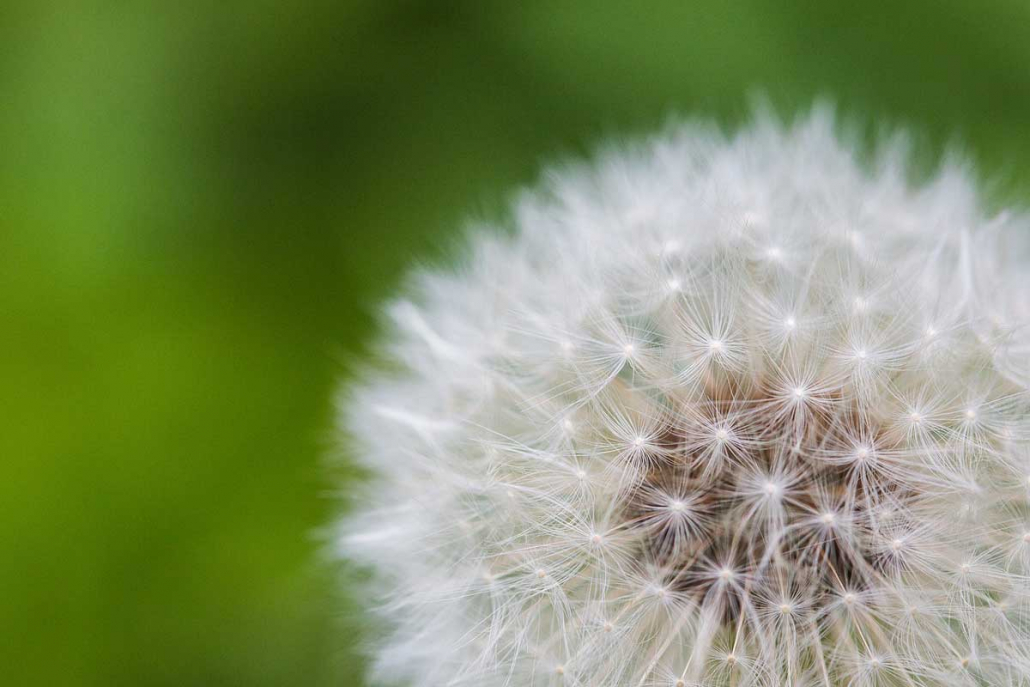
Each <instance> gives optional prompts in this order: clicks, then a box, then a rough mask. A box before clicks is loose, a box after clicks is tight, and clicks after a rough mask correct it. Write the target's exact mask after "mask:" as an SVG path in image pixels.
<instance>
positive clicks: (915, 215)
mask: <svg viewBox="0 0 1030 687" xmlns="http://www.w3.org/2000/svg"><path fill="white" fill-rule="evenodd" d="M859 149H860V146H859V145H858V144H856V143H854V142H853V141H851V140H850V139H849V138H848V136H847V135H846V134H842V133H841V131H840V127H839V126H838V123H837V122H836V119H835V115H834V114H833V113H832V112H831V111H829V109H827V108H820V107H817V108H815V109H814V110H813V111H812V113H811V114H810V115H808V116H805V117H802V118H800V119H798V120H797V121H796V122H794V123H781V122H780V121H778V120H777V119H775V117H773V116H772V115H770V114H762V113H759V114H756V115H755V116H754V117H753V119H752V121H751V122H750V123H749V124H747V125H745V126H743V127H741V128H740V129H739V130H737V131H735V132H732V133H726V132H724V131H723V130H720V129H719V128H718V127H716V126H714V125H709V124H705V123H698V122H686V123H680V124H676V125H673V126H670V127H668V128H667V129H665V130H664V131H663V132H662V133H660V134H658V135H655V136H654V137H652V138H648V139H645V140H641V141H639V142H636V143H631V144H623V145H614V146H609V147H607V148H604V149H602V150H601V151H600V152H599V153H598V154H597V155H596V156H595V157H593V158H592V159H591V160H590V161H588V162H574V163H569V164H566V165H564V166H556V167H552V168H551V169H550V170H549V171H547V172H546V173H545V174H544V176H543V179H542V180H541V182H540V183H539V184H538V185H537V186H536V187H534V188H532V189H530V190H526V191H523V192H522V193H520V194H519V195H518V197H517V199H516V200H515V201H514V202H513V203H512V205H511V208H510V213H509V216H508V217H507V218H506V219H504V220H502V221H500V222H499V223H498V226H497V227H494V228H484V227H478V226H477V227H474V228H472V229H471V230H470V232H469V245H468V248H467V253H466V257H465V259H464V260H463V261H461V262H460V265H459V266H458V267H457V268H454V269H450V270H443V269H438V270H433V269H424V270H421V271H419V272H418V273H416V274H415V275H413V276H412V277H411V279H410V280H409V282H408V285H407V287H406V288H405V290H404V292H403V295H402V296H401V297H399V298H396V299H394V300H393V301H392V302H391V303H390V304H389V306H388V308H387V311H388V324H387V326H386V327H385V331H384V333H383V335H382V337H381V338H380V340H379V349H378V350H379V356H378V357H379V358H380V360H379V362H378V363H377V364H376V365H373V366H370V367H369V369H367V370H366V371H365V373H364V375H363V376H362V377H361V379H359V380H358V381H356V382H354V383H351V384H348V385H346V386H345V388H344V389H343V392H342V394H341V396H340V399H341V400H340V426H341V431H342V433H343V435H344V436H345V442H346V443H347V444H348V446H349V447H350V449H351V451H352V452H353V454H354V456H355V459H356V460H357V461H359V462H360V463H361V464H362V465H363V467H364V468H365V469H366V470H367V472H368V474H369V476H368V478H367V479H366V480H365V481H363V482H361V483H358V484H356V485H355V486H353V487H352V488H351V490H350V491H351V492H353V493H352V495H351V496H350V497H348V498H349V499H351V500H352V501H353V505H352V507H351V508H350V509H349V512H348V514H347V515H345V516H344V517H343V518H342V520H341V522H340V523H339V527H338V535H337V539H336V542H337V549H338V551H339V555H341V556H342V557H344V558H346V559H349V560H352V561H355V562H357V563H358V564H359V565H361V566H364V567H365V568H367V569H368V570H370V572H371V579H370V580H369V581H368V585H367V593H366V595H367V598H368V599H369V605H370V608H371V611H372V613H373V614H374V615H375V616H376V617H377V618H378V620H377V623H378V627H379V630H378V632H377V633H375V634H374V635H371V636H370V638H369V641H368V643H369V651H370V654H371V656H372V669H371V670H372V676H373V679H374V681H376V684H389V685H394V684H397V685H418V686H424V687H441V686H444V685H446V686H459V685H460V686H465V685H468V686H472V685H475V686H478V687H490V686H496V687H502V686H503V687H508V686H510V687H529V686H532V687H537V686H544V685H554V686H557V685H567V686H569V687H572V686H575V687H604V686H612V687H614V686H622V687H645V686H646V687H654V686H662V687H687V686H696V685H710V686H713V687H715V686H727V687H730V686H732V687H772V686H777V687H779V686H784V685H790V686H798V687H800V686H807V685H821V686H823V687H836V686H843V685H854V686H856V687H857V686H860V685H861V686H866V685H869V686H872V685H880V686H894V685H897V686H909V687H917V686H918V687H924V686H925V687H930V686H938V685H955V686H957V685H969V686H973V685H978V686H979V685H982V686H985V687H986V686H990V687H1003V686H1015V685H1030V576H1028V575H1030V417H1028V414H1027V411H1028V409H1030V403H1028V401H1030V396H1028V394H1027V391H1028V383H1030V367H1028V365H1027V353H1028V351H1030V331H1028V330H1027V324H1028V319H1027V318H1028V315H1030V281H1028V277H1027V272H1026V268H1025V266H1026V264H1027V262H1026V261H1027V259H1028V252H1027V249H1028V246H1027V240H1028V238H1030V222H1028V220H1027V218H1026V216H1024V215H1021V214H1019V213H1018V212H1004V211H1003V212H991V211H988V210H987V209H985V206H984V204H983V203H982V201H981V200H980V195H979V193H978V191H977V188H976V183H975V182H974V180H973V177H972V175H971V174H970V173H969V171H968V169H966V168H965V167H964V166H963V164H962V163H961V162H959V161H956V160H952V159H950V158H948V159H945V161H944V162H942V163H941V165H940V167H939V168H938V169H937V170H936V171H935V172H934V173H933V174H932V175H930V176H928V177H927V178H921V179H918V180H914V176H915V175H913V173H912V172H911V169H910V164H909V162H908V157H909V154H908V150H907V145H906V141H905V138H904V137H903V136H900V135H897V136H892V137H887V138H885V139H884V140H883V141H882V142H881V144H880V145H879V146H878V147H877V148H876V150H875V152H874V153H873V154H871V155H861V154H860V153H858V152H857V151H858V150H859Z"/></svg>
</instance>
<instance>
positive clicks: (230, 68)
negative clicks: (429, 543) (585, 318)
mask: <svg viewBox="0 0 1030 687" xmlns="http://www.w3.org/2000/svg"><path fill="white" fill-rule="evenodd" d="M754 89H759V90H761V91H763V92H764V93H766V94H767V95H768V96H769V98H770V99H771V101H772V102H773V103H774V104H775V105H776V106H777V107H778V108H779V109H780V110H781V111H783V112H792V111H795V110H797V109H798V108H805V107H807V106H808V105H809V104H810V103H811V101H812V99H813V98H814V97H816V96H819V95H827V96H830V97H832V98H834V99H836V101H837V102H838V103H839V105H840V109H841V110H842V111H843V112H845V113H850V114H857V115H858V116H860V117H865V118H867V119H866V121H882V120H886V121H888V122H892V123H895V124H903V125H908V126H911V127H912V128H913V129H914V130H915V131H916V132H918V133H920V134H921V135H922V137H923V139H924V140H925V142H926V143H927V144H928V149H930V150H937V149H939V148H940V147H941V145H943V144H944V143H946V142H947V141H950V140H958V141H961V142H963V143H964V144H965V146H966V149H967V151H968V152H969V153H970V154H971V156H972V157H973V159H974V160H975V161H976V162H977V163H978V165H979V169H980V170H981V173H982V175H983V176H984V177H985V178H987V179H991V180H998V179H1000V180H1001V183H997V184H994V185H993V186H992V189H993V191H992V194H999V195H998V197H1001V198H1004V199H1006V200H1019V201H1021V202H1025V201H1026V199H1027V197H1028V196H1027V195H1026V192H1025V191H1024V190H1023V189H1025V188H1027V187H1028V186H1027V185H1028V182H1030V128H1028V124H1027V123H1028V122H1030V5H1028V4H1027V3H1026V2H1024V1H1023V0H1008V1H988V2H980V3H972V2H966V1H965V0H935V1H930V0H925V1H918V2H897V1H892V2H887V1H884V0H874V1H869V2H857V3H850V2H849V3H834V2H826V1H825V0H799V1H795V2H755V1H753V0H752V1H743V2H734V3H730V2H724V1H723V0H704V1H702V2H680V1H675V0H669V1H667V2H638V3H629V2H626V3H622V2H569V1H566V0H552V1H550V2H536V1H532V2H530V1H526V2H510V3H490V2H483V1H475V0H468V1H466V2H443V1H435V2H434V1H428V0H427V1H422V2H415V1H408V2H403V1H402V2H396V1H386V0H378V1H375V0H372V1H369V2H340V1H339V0H337V1H334V2H329V1H317V0H313V1H310V2H289V1H285V0H276V1H269V0H251V1H250V2H235V1H222V2H212V1H210V0H182V1H180V2H157V1H154V2H133V1H131V0H122V1H111V2H96V3H87V2H76V1H74V0H68V1H66V2H55V1H53V0H6V2H4V3H3V4H0V461H2V463H0V465H2V468H3V469H2V472H0V590H2V591H0V634H2V636H0V675H2V676H3V677H2V678H0V679H2V680H3V681H4V683H5V684H11V685H35V684H40V685H177V686H181V685H330V684H333V685H358V684H361V660H360V659H359V657H358V656H359V653H358V651H357V645H358V643H359V641H360V640H359V637H360V632H361V627H362V626H361V622H360V619H359V616H358V615H357V612H356V611H355V609H354V606H353V602H352V601H351V602H348V601H346V596H347V594H346V591H347V590H346V585H345V584H344V583H342V582H339V581H338V580H337V579H335V577H336V576H335V575H334V573H333V571H332V570H331V569H330V568H329V567H328V566H326V565H325V564H324V563H322V562H320V560H319V556H318V550H319V547H320V544H319V542H318V540H317V539H316V538H315V537H314V535H313V534H312V533H313V532H314V530H315V529H316V528H317V527H318V526H319V525H321V524H324V523H325V522H326V521H327V520H328V518H329V517H330V516H331V514H332V512H333V511H334V509H335V505H334V501H333V499H332V498H331V497H330V493H331V491H332V489H333V488H334V483H335V482H334V481H335V480H337V479H339V478H341V477H343V476H345V474H346V472H347V471H346V468H342V467H336V468H333V469H330V468H328V467H327V461H326V460H325V458H326V456H328V455H330V454H331V452H332V451H331V449H332V446H333V441H332V439H331V426H332V409H331V397H332V393H333V389H334V387H335V385H336V384H337V383H338V381H339V380H340V379H341V378H343V377H345V376H346V374H347V371H348V370H349V369H352V368H353V364H354V362H355V361H357V360H360V359H361V356H362V355H363V354H364V353H365V352H367V350H368V349H369V346H370V343H371V341H370V336H371V334H372V332H373V322H374V316H373V315H374V306H375V303H376V302H377V301H378V300H379V299H381V298H383V297H384V296H385V295H387V294H389V293H390V291H391V290H392V289H393V288H395V287H396V285H397V283H398V280H399V275H400V274H401V270H402V269H403V268H404V267H405V266H406V265H409V264H410V263H412V262H413V261H415V260H418V259H422V260H433V259H438V258H442V257H445V256H446V254H447V247H448V245H449V243H450V242H451V241H452V240H453V239H454V237H455V236H456V235H457V233H456V230H457V229H459V227H460V225H461V222H462V220H463V219H465V218H467V217H469V216H472V217H475V216H479V215H494V214H496V213H498V212H499V211H500V209H502V208H503V202H504V201H505V199H506V198H507V197H508V194H509V193H510V191H511V189H513V188H514V187H516V186H517V185H520V184H525V183H530V182H531V181H532V180H533V179H534V177H535V176H536V174H537V173H538V170H539V166H540V164H541V163H542V162H546V161H547V160H553V159H555V158H557V157H560V156H563V155H567V154H573V155H581V154H583V153H585V152H589V150H590V149H591V146H592V145H593V144H594V143H595V142H596V141H598V140H601V139H603V138H606V137H612V136H618V137H621V136H625V135H629V134H632V133H635V132H644V131H647V130H648V129H651V128H653V127H655V126H658V125H660V124H661V123H663V122H664V121H665V120H666V119H667V117H668V116H669V115H670V114H673V113H682V114H702V115H708V116H712V117H715V118H717V119H719V120H720V121H722V122H725V123H727V124H728V125H732V124H733V123H734V122H739V121H740V120H741V119H742V118H743V117H745V116H746V115H747V112H748V104H747V103H748V101H747V98H746V95H747V94H748V93H749V92H751V91H753V90H754Z"/></svg>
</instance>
